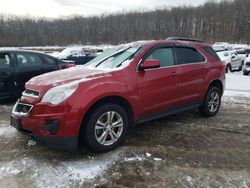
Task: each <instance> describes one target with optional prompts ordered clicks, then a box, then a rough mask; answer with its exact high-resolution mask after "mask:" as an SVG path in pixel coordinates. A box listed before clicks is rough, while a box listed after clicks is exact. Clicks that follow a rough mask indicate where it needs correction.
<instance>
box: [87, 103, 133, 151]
mask: <svg viewBox="0 0 250 188" xmlns="http://www.w3.org/2000/svg"><path fill="white" fill-rule="evenodd" d="M83 126H86V127H85V131H84V133H85V134H84V135H83V136H84V137H85V142H86V144H87V146H88V147H89V148H90V149H92V150H94V151H96V152H107V151H110V150H113V149H115V148H116V147H118V146H119V145H121V144H122V143H123V141H124V140H125V136H126V133H127V129H128V115H127V113H126V111H125V110H124V109H123V108H122V107H121V106H120V105H117V104H112V103H105V104H102V105H101V106H98V107H96V108H95V109H94V110H93V111H92V113H91V114H90V117H89V119H88V121H87V123H86V124H85V125H83Z"/></svg>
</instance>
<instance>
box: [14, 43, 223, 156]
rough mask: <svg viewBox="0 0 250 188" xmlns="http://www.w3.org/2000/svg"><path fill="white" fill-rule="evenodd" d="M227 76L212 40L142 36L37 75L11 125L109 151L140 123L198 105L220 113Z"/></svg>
mask: <svg viewBox="0 0 250 188" xmlns="http://www.w3.org/2000/svg"><path fill="white" fill-rule="evenodd" d="M224 84H225V65H224V64H223V63H222V62H221V60H220V59H219V58H218V56H217V55H216V53H215V52H214V51H213V49H212V48H211V46H210V45H209V44H207V43H205V42H200V41H196V40H188V39H185V40H184V41H183V39H178V38H177V39H176V38H175V39H174V40H173V39H172V40H161V41H153V42H152V41H149V42H137V43H132V44H127V45H122V46H118V47H116V48H113V49H111V50H107V51H105V52H104V53H102V54H101V55H100V56H97V57H96V58H95V59H93V60H91V61H90V62H88V63H87V64H86V65H85V66H79V67H76V68H71V69H66V70H62V71H56V72H53V73H47V74H44V75H41V76H37V77H34V78H32V79H31V80H30V81H28V82H27V83H26V86H25V87H26V90H25V92H23V95H22V97H21V99H20V100H18V101H17V103H16V104H15V107H14V108H13V111H12V117H11V125H12V126H14V127H15V128H17V129H18V130H19V131H21V132H24V133H29V134H31V135H33V136H35V137H36V138H37V139H38V140H40V141H41V142H44V143H46V144H48V146H49V147H54V148H63V149H69V148H75V147H77V145H78V144H81V143H85V144H86V145H87V146H88V147H90V148H91V149H93V150H95V151H98V152H103V151H109V150H112V149H114V148H116V147H117V146H119V145H120V144H121V143H122V142H123V141H124V140H125V136H126V134H127V130H128V128H129V127H131V126H133V125H135V124H138V123H142V122H145V121H149V120H152V119H155V118H160V117H163V116H166V115H169V114H173V113H177V112H181V111H184V110H187V109H190V108H194V107H198V108H199V110H200V112H201V113H202V114H203V115H205V116H207V117H210V116H214V115H216V114H217V112H218V111H219V108H220V104H221V97H222V94H223V91H224ZM156 136H157V135H156Z"/></svg>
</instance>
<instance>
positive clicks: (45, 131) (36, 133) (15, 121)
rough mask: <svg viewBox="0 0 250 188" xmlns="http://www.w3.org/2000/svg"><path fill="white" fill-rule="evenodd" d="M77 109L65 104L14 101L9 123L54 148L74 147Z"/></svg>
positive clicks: (77, 133) (76, 139)
mask: <svg viewBox="0 0 250 188" xmlns="http://www.w3.org/2000/svg"><path fill="white" fill-rule="evenodd" d="M78 117H79V116H78V113H77V111H74V110H72V108H69V107H67V106H65V105H62V106H52V105H49V104H42V103H38V104H35V105H31V104H26V103H21V102H20V101H19V100H18V101H17V102H16V104H15V106H14V108H13V111H12V115H11V125H12V126H13V127H15V128H16V129H17V130H19V131H20V132H22V133H24V134H28V135H30V136H32V137H34V138H35V139H36V140H38V141H39V142H41V143H44V144H46V146H48V147H50V148H55V149H75V148H77V145H78V135H79V128H80V120H79V118H78Z"/></svg>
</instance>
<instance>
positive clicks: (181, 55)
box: [175, 47, 206, 64]
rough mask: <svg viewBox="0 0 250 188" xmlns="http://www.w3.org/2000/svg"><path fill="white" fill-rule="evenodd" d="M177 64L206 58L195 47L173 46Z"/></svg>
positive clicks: (195, 61)
mask: <svg viewBox="0 0 250 188" xmlns="http://www.w3.org/2000/svg"><path fill="white" fill-rule="evenodd" d="M175 53H176V56H177V60H178V64H191V63H198V62H204V61H205V60H206V59H205V58H204V57H203V55H201V54H200V53H199V52H198V51H197V50H196V49H194V48H188V47H177V48H175Z"/></svg>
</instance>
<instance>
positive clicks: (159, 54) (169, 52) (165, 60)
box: [146, 48, 174, 67]
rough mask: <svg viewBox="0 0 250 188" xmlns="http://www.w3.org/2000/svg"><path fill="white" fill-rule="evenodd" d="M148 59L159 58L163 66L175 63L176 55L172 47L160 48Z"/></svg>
mask: <svg viewBox="0 0 250 188" xmlns="http://www.w3.org/2000/svg"><path fill="white" fill-rule="evenodd" d="M146 59H157V60H159V61H160V63H161V67H167V66H172V65H174V55H173V49H172V48H159V49H156V50H154V51H153V52H152V53H151V54H150V55H149V56H148V57H147V58H146Z"/></svg>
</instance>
